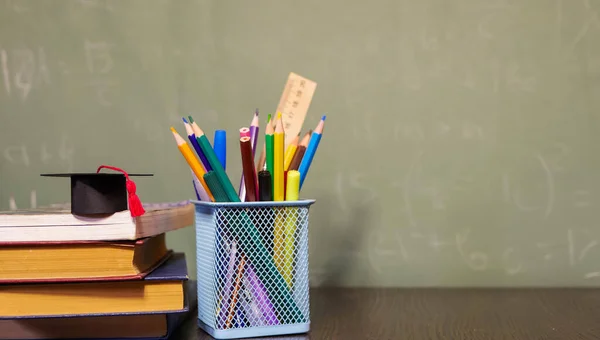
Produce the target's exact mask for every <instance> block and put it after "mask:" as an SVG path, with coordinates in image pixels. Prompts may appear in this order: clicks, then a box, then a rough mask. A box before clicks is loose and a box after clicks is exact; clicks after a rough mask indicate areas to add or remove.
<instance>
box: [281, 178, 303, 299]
mask: <svg viewBox="0 0 600 340" xmlns="http://www.w3.org/2000/svg"><path fill="white" fill-rule="evenodd" d="M299 191H300V173H299V172H298V171H296V170H290V171H288V179H287V188H286V196H285V200H286V201H297V200H298V198H299ZM297 215H298V214H297V208H294V207H288V210H287V214H286V219H285V231H284V235H285V237H284V238H285V265H284V266H283V273H282V275H283V278H284V279H285V280H286V281H287V283H288V286H289V287H290V288H292V283H293V282H292V281H293V280H292V279H293V277H292V273H293V270H292V269H293V267H294V258H295V256H294V243H295V241H296V235H295V234H296V223H297V218H298V216H297Z"/></svg>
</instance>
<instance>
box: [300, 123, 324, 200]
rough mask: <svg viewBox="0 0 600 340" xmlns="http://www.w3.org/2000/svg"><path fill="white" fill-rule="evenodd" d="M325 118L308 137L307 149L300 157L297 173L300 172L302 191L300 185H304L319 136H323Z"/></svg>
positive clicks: (317, 145) (319, 139)
mask: <svg viewBox="0 0 600 340" xmlns="http://www.w3.org/2000/svg"><path fill="white" fill-rule="evenodd" d="M325 118H326V117H325V116H323V117H321V120H320V121H319V123H318V124H317V127H316V128H315V129H314V130H313V132H312V134H311V135H310V141H309V143H308V147H307V148H306V152H305V153H304V157H302V162H300V166H299V167H298V171H299V172H300V189H302V184H304V180H305V179H306V175H307V174H308V169H309V168H310V164H311V163H312V161H313V158H314V157H315V153H316V152H317V148H318V147H319V142H320V141H321V135H323V127H324V125H325Z"/></svg>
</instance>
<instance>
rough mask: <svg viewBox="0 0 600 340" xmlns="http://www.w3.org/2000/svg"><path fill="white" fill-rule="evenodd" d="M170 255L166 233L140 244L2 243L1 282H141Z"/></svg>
mask: <svg viewBox="0 0 600 340" xmlns="http://www.w3.org/2000/svg"><path fill="white" fill-rule="evenodd" d="M82 228H85V227H82ZM170 253H171V252H170V251H169V250H168V249H167V245H166V241H165V234H160V235H157V236H154V237H149V238H144V239H140V240H137V241H115V242H108V241H104V242H100V241H88V242H41V243H29V242H28V243H20V242H19V243H12V242H11V243H4V244H2V243H0V283H10V282H13V281H16V282H19V283H22V282H30V281H49V280H51V281H52V280H61V281H67V280H68V281H83V280H89V279H102V278H104V279H120V280H125V279H131V280H133V279H141V278H142V277H144V276H145V275H147V274H148V273H149V272H150V271H152V269H154V268H156V267H157V266H158V265H160V264H161V263H162V262H164V261H165V260H166V259H167V258H168V256H169V255H170Z"/></svg>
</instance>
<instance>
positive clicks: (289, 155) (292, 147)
mask: <svg viewBox="0 0 600 340" xmlns="http://www.w3.org/2000/svg"><path fill="white" fill-rule="evenodd" d="M299 141H300V135H298V136H296V138H294V139H292V141H291V142H290V144H289V145H288V146H287V149H285V156H283V171H288V170H289V168H290V164H292V160H293V159H294V155H295V154H296V149H298V142H299Z"/></svg>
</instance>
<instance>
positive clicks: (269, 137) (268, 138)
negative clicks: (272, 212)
mask: <svg viewBox="0 0 600 340" xmlns="http://www.w3.org/2000/svg"><path fill="white" fill-rule="evenodd" d="M274 133H275V131H274V130H273V126H272V124H267V128H266V131H265V144H266V147H267V152H266V164H267V170H268V171H269V173H270V174H271V188H272V189H273V193H275V182H274V177H275V176H274V173H273V169H274V167H273V166H274V165H275V164H274V163H273V161H274V160H273V157H274V154H273V151H274V145H273V143H274Z"/></svg>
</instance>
